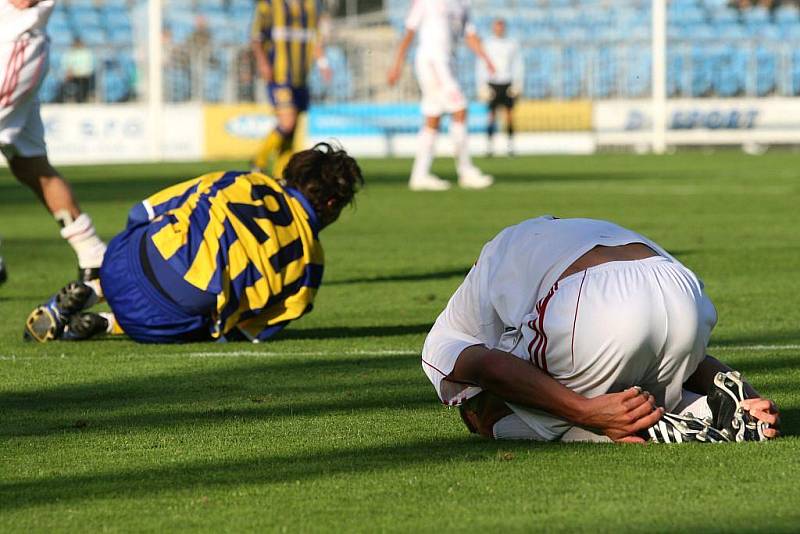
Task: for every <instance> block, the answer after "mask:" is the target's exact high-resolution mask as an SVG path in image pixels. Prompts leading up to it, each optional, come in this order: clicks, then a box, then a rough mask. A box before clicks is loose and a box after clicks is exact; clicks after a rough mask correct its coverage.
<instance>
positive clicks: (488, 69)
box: [485, 57, 497, 76]
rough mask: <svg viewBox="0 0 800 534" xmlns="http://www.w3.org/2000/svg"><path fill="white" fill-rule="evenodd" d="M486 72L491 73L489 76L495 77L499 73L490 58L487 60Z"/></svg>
mask: <svg viewBox="0 0 800 534" xmlns="http://www.w3.org/2000/svg"><path fill="white" fill-rule="evenodd" d="M485 61H486V72H488V73H489V76H494V73H495V72H497V69H496V68H494V63H492V60H491V59H489V58H488V57H487V58H486V60H485Z"/></svg>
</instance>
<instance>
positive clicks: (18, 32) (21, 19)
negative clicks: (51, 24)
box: [0, 0, 55, 42]
mask: <svg viewBox="0 0 800 534" xmlns="http://www.w3.org/2000/svg"><path fill="white" fill-rule="evenodd" d="M54 5H55V4H54V0H41V1H40V2H39V3H37V4H36V5H35V6H33V7H29V8H27V9H17V8H16V7H14V6H13V5H12V4H11V2H10V1H9V0H0V42H9V41H16V40H17V39H19V38H20V37H22V36H23V35H24V34H26V33H29V32H30V33H44V31H45V27H46V26H47V21H48V19H49V18H50V13H52V11H53V7H54Z"/></svg>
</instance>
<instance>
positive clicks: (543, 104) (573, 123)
mask: <svg viewBox="0 0 800 534" xmlns="http://www.w3.org/2000/svg"><path fill="white" fill-rule="evenodd" d="M501 116H502V113H501ZM514 129H515V130H516V131H518V132H586V131H590V130H591V129H592V103H591V101H589V100H521V101H519V102H518V103H517V105H516V106H515V107H514Z"/></svg>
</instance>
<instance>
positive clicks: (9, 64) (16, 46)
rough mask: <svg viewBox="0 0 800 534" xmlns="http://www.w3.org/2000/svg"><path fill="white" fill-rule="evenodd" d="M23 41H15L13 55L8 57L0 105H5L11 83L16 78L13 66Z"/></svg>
mask: <svg viewBox="0 0 800 534" xmlns="http://www.w3.org/2000/svg"><path fill="white" fill-rule="evenodd" d="M20 44H22V43H21V41H14V47H13V48H12V49H11V54H9V56H8V61H7V62H6V72H5V76H3V85H1V86H0V105H2V104H3V101H4V100H5V97H6V92H7V87H8V86H9V84H10V83H11V79H12V78H13V77H14V69H13V68H12V65H13V64H14V61H15V60H16V59H17V50H18V49H19V46H20Z"/></svg>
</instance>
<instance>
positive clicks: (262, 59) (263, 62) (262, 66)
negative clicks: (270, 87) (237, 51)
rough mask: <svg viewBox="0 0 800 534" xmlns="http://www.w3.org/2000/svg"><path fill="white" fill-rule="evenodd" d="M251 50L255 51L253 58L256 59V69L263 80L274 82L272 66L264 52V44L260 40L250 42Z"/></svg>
mask: <svg viewBox="0 0 800 534" xmlns="http://www.w3.org/2000/svg"><path fill="white" fill-rule="evenodd" d="M250 48H251V49H252V50H253V57H255V59H256V68H257V69H258V74H259V75H260V76H261V79H262V80H264V81H265V82H271V81H272V65H270V62H269V58H267V53H266V52H265V51H264V43H262V42H261V40H259V39H253V40H252V41H250Z"/></svg>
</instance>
